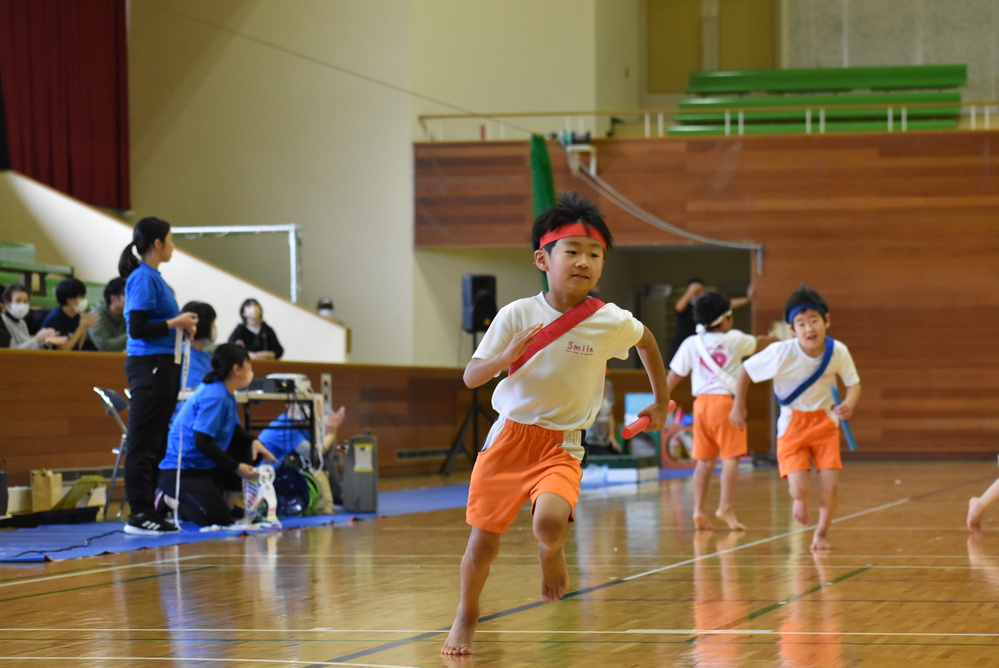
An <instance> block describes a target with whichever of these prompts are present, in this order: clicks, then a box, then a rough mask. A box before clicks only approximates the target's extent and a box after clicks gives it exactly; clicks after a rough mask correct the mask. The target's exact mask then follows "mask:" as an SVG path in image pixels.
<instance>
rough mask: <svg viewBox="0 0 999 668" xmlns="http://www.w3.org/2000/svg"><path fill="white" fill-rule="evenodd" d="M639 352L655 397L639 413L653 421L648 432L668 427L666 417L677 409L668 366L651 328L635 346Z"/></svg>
mask: <svg viewBox="0 0 999 668" xmlns="http://www.w3.org/2000/svg"><path fill="white" fill-rule="evenodd" d="M635 349H636V350H638V357H639V358H640V359H641V360H642V365H643V366H645V372H646V373H647V374H649V384H651V385H652V395H653V397H654V399H653V403H652V405H651V406H647V407H645V408H643V409H642V410H640V411H639V412H638V415H639V417H641V416H642V415H648V416H649V418H651V419H652V424H651V425H649V427H648V430H649V431H653V430H657V429H662V428H663V427H665V426H666V416H667V415H668V414H669V412H670V411H671V410H673V409H674V408H675V407H676V404H674V403H673V402H672V401H670V398H669V380H668V378H667V376H666V366H665V365H664V364H663V356H662V353H661V352H659V344H658V343H656V337H655V336H653V335H652V332H650V331H649V328H648V327H646V328H645V333H644V334H642V339H641V340H640V341H639V342H638V343H636V344H635Z"/></svg>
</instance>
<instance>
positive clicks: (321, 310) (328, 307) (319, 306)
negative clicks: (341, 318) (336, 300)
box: [316, 297, 333, 320]
mask: <svg viewBox="0 0 999 668" xmlns="http://www.w3.org/2000/svg"><path fill="white" fill-rule="evenodd" d="M316 313H318V314H319V315H321V316H322V317H324V318H326V319H327V320H332V319H333V300H332V299H330V298H329V297H320V298H319V301H318V302H316Z"/></svg>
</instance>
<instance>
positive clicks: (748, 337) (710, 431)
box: [667, 292, 777, 531]
mask: <svg viewBox="0 0 999 668" xmlns="http://www.w3.org/2000/svg"><path fill="white" fill-rule="evenodd" d="M694 322H695V323H697V334H694V335H693V336H689V337H687V338H686V339H684V341H683V343H681V344H680V348H679V349H678V350H677V351H676V355H674V356H673V360H672V361H671V362H670V364H669V369H670V370H669V377H668V378H667V381H668V383H669V391H670V393H671V394H672V392H673V388H675V387H676V386H677V385H678V384H679V383H680V381H681V380H683V379H684V378H686V377H687V376H690V385H691V393H692V394H693V395H694V397H695V399H694V459H695V460H696V461H697V465H696V466H695V468H694V528H695V529H706V530H710V529H711V528H712V526H711V520H710V519H708V516H707V513H705V512H704V503H705V501H706V500H707V496H708V485H710V483H711V474H712V472H714V470H715V461H717V459H718V458H719V457H721V460H722V472H721V496H720V498H719V500H718V510H716V511H715V517H717V518H718V519H720V520H721V521H722V522H724V523H725V524H726V525H728V528H729V529H731V530H732V531H743V530H745V528H746V527H745V526H743V525H742V523H741V522H739V520H738V519H737V518H736V516H735V509H734V508H733V505H734V503H735V483H736V478H737V476H738V473H739V457H742V456H743V455H744V454H746V451H747V445H746V429H745V427H736V426H735V425H733V424H732V423H731V422H729V419H728V417H729V414H730V413H731V412H732V393H733V392H735V383H736V378H738V376H739V370H740V369H741V368H742V360H743V358H744V357H749V356H750V355H752V354H753V353H755V352H756V351H757V350H760V349H762V348H764V347H766V346H768V345H769V344H771V343H774V342H775V341H776V340H777V338H776V337H773V336H753V335H752V334H746V333H744V332H741V331H739V330H738V329H732V303H731V302H730V301H729V299H728V297H726V296H725V295H722V294H719V293H717V292H705V293H703V294H702V295H701V296H700V297H698V298H697V300H696V301H695V302H694Z"/></svg>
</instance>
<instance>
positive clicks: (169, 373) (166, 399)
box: [118, 218, 198, 535]
mask: <svg viewBox="0 0 999 668" xmlns="http://www.w3.org/2000/svg"><path fill="white" fill-rule="evenodd" d="M173 251H174V245H173V232H171V231H170V223H168V222H166V221H164V220H160V219H159V218H143V219H142V220H140V221H139V222H138V224H137V225H136V226H135V230H134V231H133V233H132V243H130V244H129V245H128V246H126V247H125V250H124V251H122V254H121V259H120V260H119V261H118V273H119V274H120V275H121V277H122V278H124V279H126V283H125V322H126V323H127V327H128V342H127V343H126V345H125V351H126V353H127V357H126V358H125V376H126V377H127V378H128V384H129V386H130V387H131V395H132V396H131V403H130V405H129V411H128V413H129V418H128V434H127V436H126V442H125V448H126V450H125V451H126V453H127V456H126V457H125V498H126V499H127V500H128V505H129V507H130V509H131V516H130V517H129V518H128V522H127V523H126V524H125V532H126V533H131V534H147V535H159V534H163V533H169V532H173V531H177V527H176V525H174V524H173V523H172V522H170V521H168V520H167V519H166V518H165V517H163V516H162V515H161V514H160V513H158V512H156V508H155V504H154V496H155V493H156V478H157V474H156V465H157V463H158V462H159V461H160V459H162V458H163V452H164V451H165V449H166V436H167V429H168V427H169V424H170V417H171V416H172V415H173V410H174V406H175V405H176V404H177V391H178V390H179V389H180V386H179V383H180V366H179V360H177V359H175V356H174V345H175V341H176V332H177V331H182V332H185V333H188V334H190V333H193V332H194V330H195V328H196V327H197V325H198V316H197V315H196V314H194V313H189V312H185V313H181V312H180V310H179V309H178V308H177V300H176V298H174V295H173V290H172V289H171V288H170V286H169V285H167V283H166V281H164V280H163V277H162V276H161V275H160V272H159V266H160V264H162V263H164V262H169V261H170V258H171V257H173Z"/></svg>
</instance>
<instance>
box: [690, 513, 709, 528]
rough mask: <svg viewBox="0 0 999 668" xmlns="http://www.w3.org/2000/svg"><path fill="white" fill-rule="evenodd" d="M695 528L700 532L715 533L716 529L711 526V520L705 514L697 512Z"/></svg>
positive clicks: (695, 514)
mask: <svg viewBox="0 0 999 668" xmlns="http://www.w3.org/2000/svg"><path fill="white" fill-rule="evenodd" d="M694 528H695V529H697V530H698V531H713V530H714V527H713V526H711V520H709V519H708V516H707V515H705V514H704V513H701V512H697V513H694Z"/></svg>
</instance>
